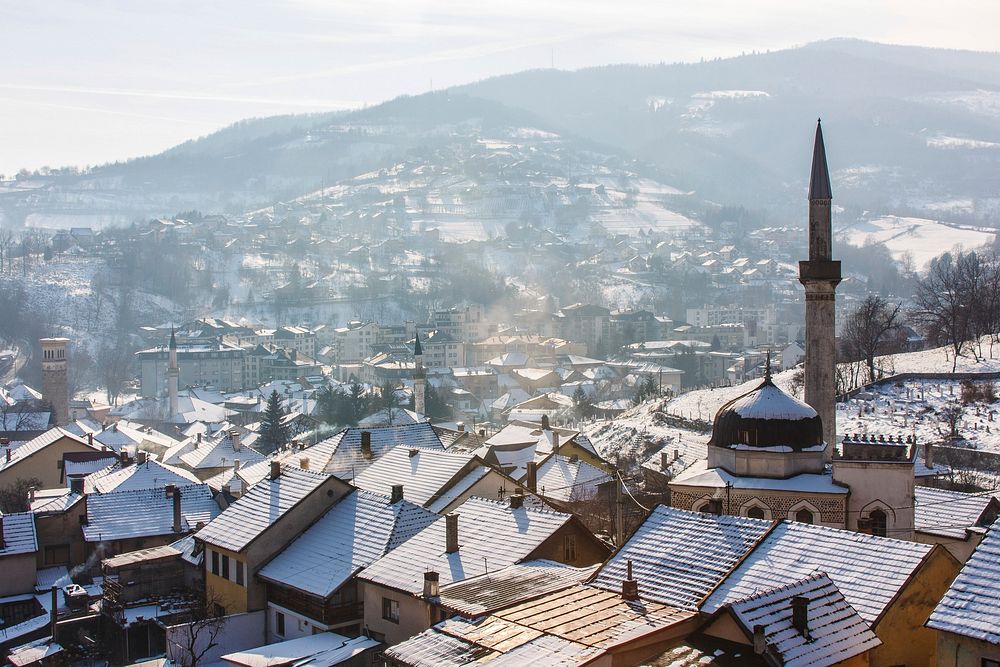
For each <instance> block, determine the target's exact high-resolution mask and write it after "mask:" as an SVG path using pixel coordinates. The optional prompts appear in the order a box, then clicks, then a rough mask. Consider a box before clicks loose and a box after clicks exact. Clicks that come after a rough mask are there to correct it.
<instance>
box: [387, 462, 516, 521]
mask: <svg viewBox="0 0 1000 667" xmlns="http://www.w3.org/2000/svg"><path fill="white" fill-rule="evenodd" d="M491 471H492V468H489V467H488V466H485V465H481V466H476V467H475V468H473V469H472V470H470V471H469V472H467V473H466V474H464V475H462V476H461V477H460V478H458V479H457V480H455V482H454V483H453V484H452V485H451V486H450V487H449V488H448V489H447V490H445V491H444V492H442V493H441V494H440V495H438V496H437V497H436V498H435V499H434V500H433V501H431V502H430V503H429V504H427V505H424V507H426V508H427V509H429V510H430V511H432V512H434V513H436V514H441V513H442V512H444V511H445V510H447V509H448V506H449V505H451V504H452V503H453V502H455V501H456V500H458V499H459V498H461V497H462V494H463V493H466V492H467V491H468V490H469V489H471V488H472V487H473V486H475V485H476V484H477V483H479V481H480V480H482V479H483V478H484V477H486V476H487V475H489V474H490V472H491ZM504 484H505V482H502V483H501V488H502V487H503V486H504ZM512 486H513V485H512ZM508 490H509V489H508ZM497 491H498V494H497V497H499V489H497ZM403 493H404V494H405V493H406V490H405V489H404V491H403ZM531 498H533V499H534V496H531ZM525 500H527V498H525Z"/></svg>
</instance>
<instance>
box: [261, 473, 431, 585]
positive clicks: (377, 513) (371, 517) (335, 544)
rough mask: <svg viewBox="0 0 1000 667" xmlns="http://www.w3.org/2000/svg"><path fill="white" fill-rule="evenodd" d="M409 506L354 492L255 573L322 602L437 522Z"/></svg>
mask: <svg viewBox="0 0 1000 667" xmlns="http://www.w3.org/2000/svg"><path fill="white" fill-rule="evenodd" d="M438 518H440V517H438V516H437V515H436V514H434V513H432V512H429V511H427V510H425V509H422V508H421V507H419V506H417V505H415V504H413V503H411V502H408V501H405V500H404V501H400V502H397V503H395V504H390V503H389V498H387V497H385V496H383V495H379V494H376V493H371V492H368V491H356V492H354V493H352V494H351V495H349V496H347V497H345V498H344V499H343V500H341V501H340V502H338V503H337V504H336V505H334V506H333V507H332V508H330V510H329V511H328V512H327V513H326V514H324V515H323V516H322V517H321V518H320V519H319V520H318V521H317V522H316V523H314V524H313V525H312V526H310V527H309V528H308V529H306V531H305V532H303V533H302V534H301V535H299V536H298V537H297V538H295V540H294V541H292V543H291V544H289V545H288V546H287V547H286V548H285V550H284V551H282V552H281V553H280V554H278V555H277V556H276V557H275V558H274V559H272V560H271V561H270V562H269V563H268V564H267V565H265V566H264V567H263V568H262V569H261V570H260V572H259V573H258V574H259V575H260V576H261V577H262V578H263V579H266V580H268V581H272V582H274V583H277V584H281V585H283V586H290V587H292V588H297V589H298V590H300V591H303V592H305V593H310V594H312V595H316V596H318V597H321V598H326V597H328V596H330V595H332V594H333V593H334V592H335V591H336V590H337V589H338V588H340V587H341V586H343V585H344V584H345V583H346V582H347V581H348V580H349V579H350V578H351V577H353V576H354V575H355V574H356V573H357V572H358V570H360V569H362V568H364V567H367V566H368V565H371V564H372V563H373V562H375V561H376V560H378V559H379V558H381V557H382V556H384V555H385V554H386V553H388V552H389V551H390V550H391V549H394V548H395V547H397V546H399V545H400V544H402V543H404V542H406V540H408V539H409V538H410V537H412V536H413V535H414V534H416V533H417V532H419V531H421V530H423V529H424V528H426V527H427V526H429V525H430V524H431V523H432V522H434V521H436V520H437V519H438Z"/></svg>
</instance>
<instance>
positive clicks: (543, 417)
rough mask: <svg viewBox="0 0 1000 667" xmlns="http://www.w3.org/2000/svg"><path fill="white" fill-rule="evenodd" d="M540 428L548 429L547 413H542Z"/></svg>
mask: <svg viewBox="0 0 1000 667" xmlns="http://www.w3.org/2000/svg"><path fill="white" fill-rule="evenodd" d="M542 430H543V431H548V430H549V416H548V415H542Z"/></svg>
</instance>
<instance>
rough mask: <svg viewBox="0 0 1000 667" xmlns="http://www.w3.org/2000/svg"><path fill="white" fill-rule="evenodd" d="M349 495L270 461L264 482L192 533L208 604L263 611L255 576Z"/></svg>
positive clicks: (336, 482) (318, 477) (324, 478)
mask: <svg viewBox="0 0 1000 667" xmlns="http://www.w3.org/2000/svg"><path fill="white" fill-rule="evenodd" d="M350 491H351V487H350V486H349V485H348V484H347V483H346V482H343V481H341V480H340V479H338V478H336V477H333V476H330V475H326V474H323V473H318V472H312V471H309V470H302V469H300V468H296V467H293V466H282V464H281V462H280V461H272V462H271V471H270V474H269V475H268V477H267V478H266V479H264V480H262V481H260V482H258V483H257V484H255V485H254V486H253V487H251V488H250V490H249V491H247V492H246V493H245V494H243V495H242V496H241V497H240V498H239V499H238V500H237V501H236V502H234V503H233V504H232V505H230V506H229V507H228V508H226V510H225V511H224V512H222V514H220V515H219V516H218V517H216V518H215V519H214V520H212V521H211V522H210V523H209V524H208V525H207V526H205V527H204V528H202V529H201V530H200V531H198V532H197V533H196V534H195V539H196V540H197V541H198V542H200V543H201V544H203V545H204V547H205V560H204V562H205V591H206V599H207V600H208V601H209V602H210V603H212V604H215V605H218V607H219V610H220V611H222V612H223V613H226V614H234V613H240V612H245V611H256V610H258V609H264V607H265V606H266V604H267V599H266V587H265V586H264V584H263V583H262V582H260V581H258V580H257V577H256V574H257V571H258V570H259V569H260V568H261V567H262V566H263V565H264V564H265V563H267V562H268V561H269V560H270V559H271V558H272V557H274V556H275V555H276V554H277V553H278V552H280V551H281V550H282V549H284V548H285V546H287V545H288V544H289V543H290V542H291V541H292V540H293V539H294V538H295V537H297V536H298V535H299V534H300V533H302V532H303V531H304V530H305V529H306V528H308V527H309V526H310V525H312V523H313V522H315V521H316V520H317V519H318V518H319V517H320V516H322V515H323V514H324V513H325V512H326V511H327V510H328V509H329V508H330V507H331V506H333V505H334V504H335V503H336V502H337V501H339V500H340V499H341V498H342V497H344V496H345V495H346V494H348V493H349V492H350Z"/></svg>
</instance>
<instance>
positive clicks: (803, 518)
mask: <svg viewBox="0 0 1000 667" xmlns="http://www.w3.org/2000/svg"><path fill="white" fill-rule="evenodd" d="M795 520H796V521H798V522H799V523H813V522H814V521H815V519H814V517H813V513H812V512H811V511H810V510H807V509H806V508H804V507H803V508H802V509H800V510H799V511H798V512H796V513H795Z"/></svg>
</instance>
